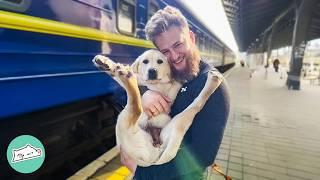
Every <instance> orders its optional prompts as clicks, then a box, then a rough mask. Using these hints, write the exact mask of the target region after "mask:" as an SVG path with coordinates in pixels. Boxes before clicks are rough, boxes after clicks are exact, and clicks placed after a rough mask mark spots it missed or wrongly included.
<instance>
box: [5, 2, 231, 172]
mask: <svg viewBox="0 0 320 180" xmlns="http://www.w3.org/2000/svg"><path fill="white" fill-rule="evenodd" d="M166 5H172V6H175V7H177V8H179V9H180V10H181V11H182V13H183V14H184V15H185V16H186V17H187V19H188V21H189V25H190V28H191V30H192V31H193V32H195V34H196V37H197V39H196V42H197V45H198V47H199V49H200V51H201V53H202V56H203V57H204V59H206V60H207V61H208V62H209V63H210V64H213V65H215V66H216V67H218V69H220V70H221V71H225V70H226V69H228V68H230V67H231V66H232V65H233V64H234V59H235V54H234V53H233V52H232V51H231V50H230V49H229V48H228V47H227V46H226V45H225V44H224V43H223V42H222V41H221V40H219V38H217V37H216V36H215V35H214V34H213V33H212V32H211V31H209V30H208V29H207V28H206V27H205V26H204V25H203V24H202V23H201V22H200V21H199V20H197V18H196V17H195V16H194V15H193V14H192V13H191V12H190V11H189V10H188V8H186V7H185V6H184V5H183V3H182V2H181V1H172V0H59V1H57V0H0V103H1V108H0V159H1V162H4V163H0V164H1V165H0V169H2V168H5V169H7V170H8V171H7V172H9V173H7V175H8V174H11V175H13V176H18V177H19V176H23V175H19V174H17V173H15V172H13V170H10V168H7V165H6V164H7V163H6V162H5V161H6V159H4V156H1V154H5V151H6V149H5V148H6V147H7V146H8V144H9V143H10V141H11V140H12V139H13V138H14V137H16V136H18V135H21V134H30V135H34V136H36V137H38V138H39V139H40V140H41V141H42V142H43V143H44V145H45V147H47V148H46V149H47V152H48V153H47V155H48V158H47V160H46V162H45V164H44V166H45V167H44V168H42V169H41V173H38V175H39V176H40V175H43V174H46V173H47V174H48V173H50V172H52V171H53V170H55V169H59V168H60V167H62V165H63V164H66V163H68V162H69V163H70V162H71V161H72V162H74V159H76V158H77V157H76V155H74V154H76V153H75V152H80V151H79V150H80V149H81V153H84V152H86V151H90V149H95V150H96V151H101V152H104V151H105V149H106V148H109V147H106V146H112V145H106V144H110V143H107V142H110V141H113V140H112V139H113V138H114V137H113V136H114V129H113V128H114V124H115V119H116V116H117V113H118V112H119V110H121V103H120V102H121V100H122V99H123V98H125V94H124V92H123V90H122V89H121V88H120V87H119V86H118V85H117V84H116V83H115V81H113V80H112V79H111V78H110V77H108V76H106V74H104V73H102V72H101V71H98V70H97V69H96V68H95V67H94V66H93V64H92V62H91V59H92V58H93V57H94V56H95V55H96V54H103V55H106V56H108V57H110V58H111V59H113V60H115V61H118V62H121V63H127V64H130V63H132V62H133V61H134V60H135V58H136V57H137V56H138V55H140V54H141V53H142V52H144V51H145V50H147V49H150V48H154V46H153V45H152V43H151V42H149V41H147V40H146V39H145V33H144V26H145V24H146V22H147V21H148V19H149V18H150V17H151V16H152V15H153V13H154V12H156V11H157V10H158V9H160V8H163V7H164V6H166ZM93 144H95V145H93ZM101 144H104V145H105V146H104V147H102V148H101V146H100V145H101ZM4 147H5V148H4ZM81 153H80V154H81ZM67 157H68V158H69V159H68V158H67ZM58 159H59V162H58ZM70 159H72V160H70ZM80 164H81V163H80ZM81 166H82V165H81ZM76 169H77V168H75V169H71V170H70V171H75V170H76ZM2 172H3V171H2ZM1 174H3V173H1ZM5 174H6V173H5ZM36 174H37V173H36ZM11 175H10V176H11ZM64 175H65V174H64ZM8 176H9V175H8ZM0 177H1V175H0ZM62 177H63V175H62Z"/></svg>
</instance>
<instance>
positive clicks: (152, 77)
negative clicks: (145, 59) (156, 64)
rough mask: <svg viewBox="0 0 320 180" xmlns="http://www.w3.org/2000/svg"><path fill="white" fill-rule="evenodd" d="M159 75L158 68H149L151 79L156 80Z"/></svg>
mask: <svg viewBox="0 0 320 180" xmlns="http://www.w3.org/2000/svg"><path fill="white" fill-rule="evenodd" d="M157 77H158V72H157V70H156V69H149V71H148V78H149V80H155V79H157Z"/></svg>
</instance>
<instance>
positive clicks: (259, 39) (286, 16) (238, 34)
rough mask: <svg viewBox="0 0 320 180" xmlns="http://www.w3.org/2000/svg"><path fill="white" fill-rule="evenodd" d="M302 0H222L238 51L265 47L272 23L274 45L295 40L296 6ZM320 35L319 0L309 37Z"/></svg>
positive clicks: (313, 14)
mask: <svg viewBox="0 0 320 180" xmlns="http://www.w3.org/2000/svg"><path fill="white" fill-rule="evenodd" d="M301 1H303V0H296V1H294V0H222V2H223V6H224V9H225V12H226V15H227V18H228V20H229V23H230V26H231V29H232V31H233V34H234V36H235V39H236V42H237V44H238V47H239V51H241V52H244V51H248V50H250V49H252V48H253V47H255V49H256V51H263V52H264V51H266V47H267V45H266V44H267V43H266V42H267V40H266V39H267V37H268V36H269V35H270V34H271V31H272V27H273V26H274V25H275V24H277V29H276V31H275V32H274V37H273V38H272V39H273V43H272V49H276V48H280V47H283V46H287V45H291V44H292V36H293V30H294V25H295V19H296V9H297V8H296V7H297V6H298V5H299V4H300V3H301ZM317 38H320V1H318V2H317V5H316V6H315V7H314V8H313V10H312V15H311V21H310V25H309V27H308V32H307V40H313V39H317Z"/></svg>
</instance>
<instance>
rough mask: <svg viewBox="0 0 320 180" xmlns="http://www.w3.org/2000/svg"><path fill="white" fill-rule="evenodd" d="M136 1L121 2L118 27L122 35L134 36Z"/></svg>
mask: <svg viewBox="0 0 320 180" xmlns="http://www.w3.org/2000/svg"><path fill="white" fill-rule="evenodd" d="M135 17H136V13H135V0H119V3H118V12H117V26H118V30H119V31H120V33H123V34H128V35H133V34H134V30H135Z"/></svg>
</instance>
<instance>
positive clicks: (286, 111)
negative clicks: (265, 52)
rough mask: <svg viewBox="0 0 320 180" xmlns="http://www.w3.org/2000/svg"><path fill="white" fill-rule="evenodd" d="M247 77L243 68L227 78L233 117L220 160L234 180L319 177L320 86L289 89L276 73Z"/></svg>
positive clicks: (304, 83)
mask: <svg viewBox="0 0 320 180" xmlns="http://www.w3.org/2000/svg"><path fill="white" fill-rule="evenodd" d="M249 75H250V73H249V69H246V68H240V67H239V68H235V69H234V70H233V71H232V72H231V74H230V76H229V77H228V78H227V80H228V83H229V87H230V91H231V98H232V102H231V104H232V107H231V114H230V115H231V116H230V118H229V121H228V125H227V128H226V131H225V135H224V138H223V143H222V145H221V147H220V150H219V154H218V156H217V158H216V162H217V163H218V164H220V165H221V166H222V169H224V170H225V172H227V174H229V175H231V176H232V177H233V178H234V179H245V180H251V179H281V180H285V179H314V180H315V179H320V109H319V107H320V86H319V85H310V84H309V82H308V81H303V82H302V86H301V90H300V91H289V90H287V88H286V87H285V85H284V84H285V79H286V77H284V78H283V79H280V74H278V73H275V72H273V71H272V69H269V72H268V75H267V76H266V75H265V70H264V69H263V68H260V69H258V70H257V71H256V72H255V73H253V76H252V78H249ZM211 179H214V178H211ZM217 179H220V178H217Z"/></svg>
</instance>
